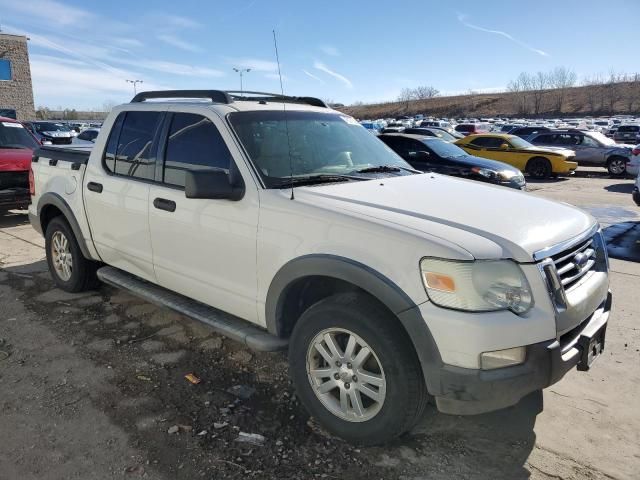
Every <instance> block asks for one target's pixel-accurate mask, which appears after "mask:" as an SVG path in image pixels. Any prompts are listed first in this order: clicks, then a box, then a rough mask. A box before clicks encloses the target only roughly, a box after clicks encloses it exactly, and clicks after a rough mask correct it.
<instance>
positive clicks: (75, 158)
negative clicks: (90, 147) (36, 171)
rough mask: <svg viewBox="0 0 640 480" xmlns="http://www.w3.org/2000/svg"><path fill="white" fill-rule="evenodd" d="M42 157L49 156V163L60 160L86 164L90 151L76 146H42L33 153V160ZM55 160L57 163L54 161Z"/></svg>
mask: <svg viewBox="0 0 640 480" xmlns="http://www.w3.org/2000/svg"><path fill="white" fill-rule="evenodd" d="M40 158H48V159H49V165H52V166H53V165H55V164H56V163H58V161H62V162H71V163H80V164H86V163H87V162H88V161H89V152H88V151H87V150H80V149H76V148H62V147H40V148H38V149H37V150H36V151H35V152H34V153H33V158H32V160H31V161H32V162H37V161H38V159H40ZM53 161H55V163H52V162H53Z"/></svg>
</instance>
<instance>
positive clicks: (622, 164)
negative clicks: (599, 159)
mask: <svg viewBox="0 0 640 480" xmlns="http://www.w3.org/2000/svg"><path fill="white" fill-rule="evenodd" d="M607 170H608V171H609V174H610V175H611V176H613V177H621V176H623V175H624V174H625V173H627V162H626V160H625V159H624V157H611V158H610V159H609V160H607Z"/></svg>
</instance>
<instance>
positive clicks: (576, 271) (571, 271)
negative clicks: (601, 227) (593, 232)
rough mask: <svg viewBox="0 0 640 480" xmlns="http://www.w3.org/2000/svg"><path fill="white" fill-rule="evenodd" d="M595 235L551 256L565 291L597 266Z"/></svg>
mask: <svg viewBox="0 0 640 480" xmlns="http://www.w3.org/2000/svg"><path fill="white" fill-rule="evenodd" d="M594 240H595V237H591V238H590V239H588V240H586V241H584V242H582V243H579V244H578V245H575V246H573V247H571V248H568V249H566V250H564V251H562V252H560V253H557V254H556V255H553V256H552V257H551V260H552V261H553V264H554V265H555V267H556V271H557V272H558V277H560V283H561V284H562V286H563V287H564V289H565V291H566V290H570V289H571V288H572V287H573V286H575V285H576V284H577V283H578V282H579V281H580V279H581V278H583V277H584V276H585V275H587V274H588V273H589V272H590V271H592V270H593V269H594V267H595V266H596V260H597V258H596V248H597V245H596V244H595V243H594Z"/></svg>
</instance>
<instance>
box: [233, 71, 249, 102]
mask: <svg viewBox="0 0 640 480" xmlns="http://www.w3.org/2000/svg"><path fill="white" fill-rule="evenodd" d="M233 71H234V72H236V73H239V74H240V96H242V75H244V74H245V73H249V72H250V71H251V69H250V68H235V67H233Z"/></svg>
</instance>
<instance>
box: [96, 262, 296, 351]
mask: <svg viewBox="0 0 640 480" xmlns="http://www.w3.org/2000/svg"><path fill="white" fill-rule="evenodd" d="M97 273H98V278H99V279H100V280H102V281H103V282H104V283H108V284H109V285H113V286H114V287H116V288H121V289H123V290H127V291H128V292H130V293H132V294H133V295H136V296H137V297H140V298H143V299H144V300H146V301H148V302H150V303H153V304H154V305H158V306H159V307H166V308H169V309H171V310H173V311H175V312H178V313H181V314H182V315H185V316H187V317H190V318H193V319H195V320H199V321H201V322H203V323H206V324H207V325H209V326H210V327H212V328H213V329H214V330H215V331H216V332H218V333H220V334H221V335H224V336H226V337H229V338H231V339H233V340H236V341H238V342H241V343H244V344H245V345H246V346H248V347H249V348H251V349H253V350H259V351H262V352H275V351H278V350H285V349H286V348H287V345H288V344H289V341H288V340H287V339H285V338H279V337H276V336H275V335H271V334H270V333H269V332H267V331H265V330H263V329H261V328H260V327H257V326H254V325H251V324H250V323H249V322H247V321H245V320H242V319H241V318H238V317H235V316H233V315H230V314H228V313H225V312H222V311H220V310H218V309H217V308H213V307H210V306H208V305H205V304H203V303H200V302H197V301H195V300H192V299H190V298H187V297H185V296H183V295H180V294H179V293H175V292H172V291H170V290H167V289H166V288H163V287H160V286H158V285H155V284H153V283H150V282H147V281H146V280H142V279H141V278H139V277H136V276H135V275H131V274H130V273H127V272H124V271H122V270H119V269H117V268H114V267H102V268H100V269H98V272H97Z"/></svg>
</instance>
